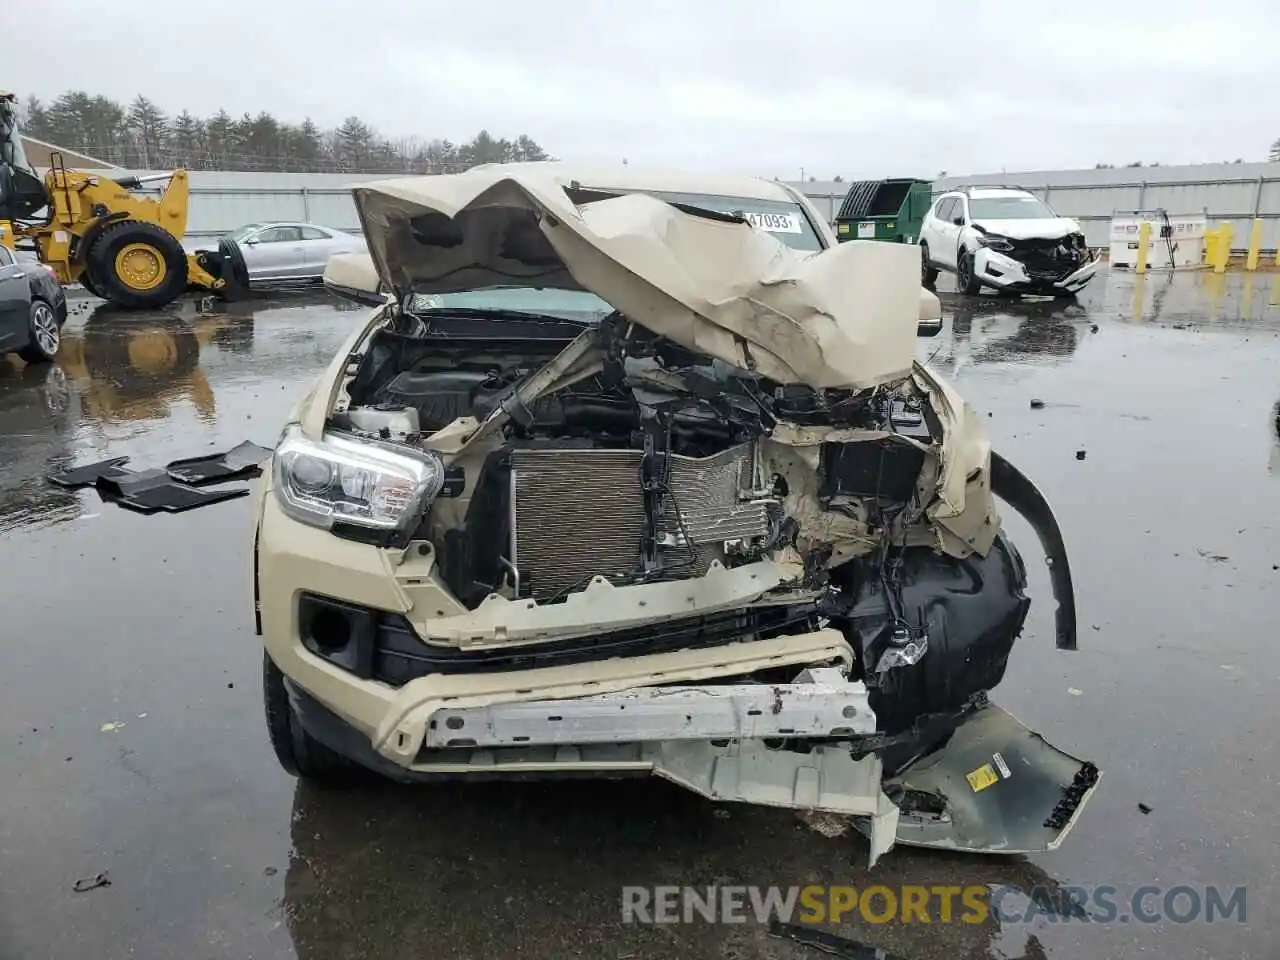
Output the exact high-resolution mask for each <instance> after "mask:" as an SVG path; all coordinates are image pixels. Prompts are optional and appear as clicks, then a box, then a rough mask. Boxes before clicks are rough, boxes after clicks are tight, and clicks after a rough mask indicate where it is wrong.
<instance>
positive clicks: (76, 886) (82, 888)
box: [71, 871, 111, 893]
mask: <svg viewBox="0 0 1280 960" xmlns="http://www.w3.org/2000/svg"><path fill="white" fill-rule="evenodd" d="M109 886H111V878H110V877H108V876H107V874H106V872H105V871H104V872H102V873H95V874H94V875H93V876H92V877H83V878H81V879H79V880H77V881H76V882H75V883H73V884H72V885H71V889H72V890H74V891H75V892H76V893H88V892H89V891H90V890H97V889H98V888H99V887H109Z"/></svg>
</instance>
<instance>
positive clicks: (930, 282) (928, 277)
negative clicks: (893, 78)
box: [920, 243, 938, 290]
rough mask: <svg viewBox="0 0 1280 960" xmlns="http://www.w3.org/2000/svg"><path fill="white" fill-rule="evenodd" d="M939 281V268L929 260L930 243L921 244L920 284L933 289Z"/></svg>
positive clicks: (927, 288)
mask: <svg viewBox="0 0 1280 960" xmlns="http://www.w3.org/2000/svg"><path fill="white" fill-rule="evenodd" d="M937 283H938V268H937V267H935V266H934V265H933V264H932V263H931V262H930V260H929V245H928V244H927V243H922V244H920V285H921V286H922V287H924V288H925V289H926V290H932V289H933V288H934V287H935V286H937Z"/></svg>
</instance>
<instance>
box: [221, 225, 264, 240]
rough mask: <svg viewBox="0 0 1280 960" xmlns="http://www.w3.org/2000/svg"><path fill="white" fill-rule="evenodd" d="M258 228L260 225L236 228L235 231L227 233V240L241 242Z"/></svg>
mask: <svg viewBox="0 0 1280 960" xmlns="http://www.w3.org/2000/svg"><path fill="white" fill-rule="evenodd" d="M260 226H262V224H260V223H246V224H245V225H244V226H243V227H237V228H236V229H234V230H232V231H231V232H230V233H228V234H227V239H228V240H243V239H244V238H245V237H247V236H248V235H249V234H251V233H253V231H255V230H257V229H258V228H259V227H260Z"/></svg>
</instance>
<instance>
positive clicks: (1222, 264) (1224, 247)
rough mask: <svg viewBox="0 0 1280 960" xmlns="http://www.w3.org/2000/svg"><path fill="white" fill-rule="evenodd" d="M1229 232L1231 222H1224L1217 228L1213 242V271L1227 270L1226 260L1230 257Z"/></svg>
mask: <svg viewBox="0 0 1280 960" xmlns="http://www.w3.org/2000/svg"><path fill="white" fill-rule="evenodd" d="M1231 233H1232V230H1231V224H1229V223H1224V224H1223V225H1222V226H1220V227H1219V228H1218V239H1217V241H1216V242H1215V243H1214V248H1215V249H1214V254H1215V256H1214V258H1213V272H1214V273H1226V272H1227V261H1228V260H1230V259H1231Z"/></svg>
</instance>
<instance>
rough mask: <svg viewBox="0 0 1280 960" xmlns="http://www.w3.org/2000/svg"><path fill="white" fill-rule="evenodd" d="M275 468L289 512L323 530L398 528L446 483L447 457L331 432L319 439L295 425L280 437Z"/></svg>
mask: <svg viewBox="0 0 1280 960" xmlns="http://www.w3.org/2000/svg"><path fill="white" fill-rule="evenodd" d="M272 473H273V478H274V484H273V486H274V488H275V495H276V499H277V500H278V501H279V503H280V508H281V509H282V510H283V511H284V512H285V514H286V515H287V516H289V517H292V518H293V519H294V520H297V521H298V522H300V523H306V524H310V525H311V526H313V527H323V528H325V529H330V528H332V526H333V525H334V524H335V523H350V524H355V525H357V526H361V527H368V528H371V529H374V530H397V529H399V528H400V527H402V526H404V525H407V524H409V523H411V522H416V518H417V517H418V516H419V515H420V514H421V511H422V510H423V508H425V507H426V505H427V504H429V503H430V502H431V501H432V500H433V499H435V497H436V495H437V494H438V493H439V492H440V490H441V488H442V487H443V486H444V461H442V460H441V459H440V458H439V457H438V456H436V455H435V454H434V453H430V452H427V451H423V452H420V453H419V452H415V451H408V450H391V449H389V448H388V447H386V446H383V445H381V444H379V443H377V442H375V441H356V440H348V439H346V438H343V437H336V436H333V435H329V434H327V435H326V436H325V438H324V439H323V440H322V441H321V442H320V443H316V442H314V441H312V440H308V439H307V438H306V437H305V436H303V435H302V432H301V431H300V430H299V429H298V428H297V427H296V426H294V427H289V428H288V429H287V430H286V431H285V432H284V435H283V436H282V437H281V439H280V443H279V445H278V446H277V447H276V451H275V455H274V457H273V459H272Z"/></svg>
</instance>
